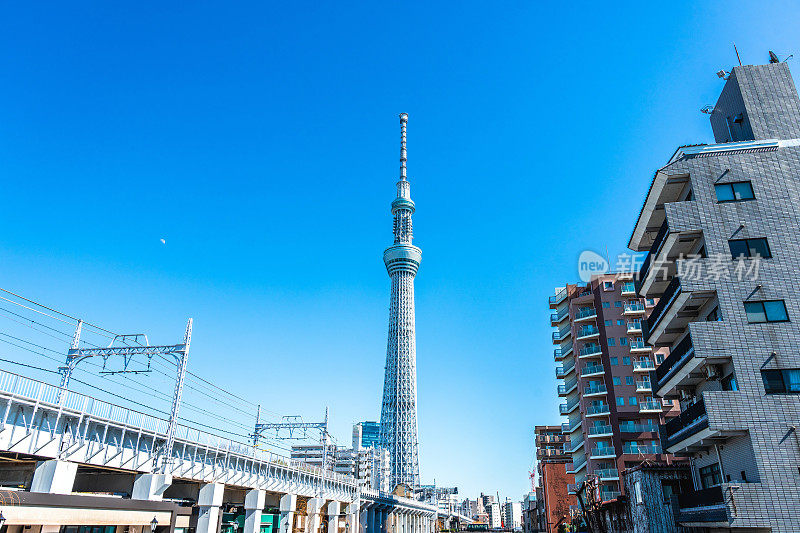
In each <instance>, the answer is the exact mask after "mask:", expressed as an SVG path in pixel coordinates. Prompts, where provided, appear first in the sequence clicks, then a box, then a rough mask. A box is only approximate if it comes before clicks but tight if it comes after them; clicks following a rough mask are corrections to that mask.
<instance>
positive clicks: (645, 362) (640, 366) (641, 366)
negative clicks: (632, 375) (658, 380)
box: [633, 359, 656, 371]
mask: <svg viewBox="0 0 800 533" xmlns="http://www.w3.org/2000/svg"><path fill="white" fill-rule="evenodd" d="M655 368H656V364H655V363H654V362H653V361H652V360H651V359H639V360H638V361H634V362H633V369H634V370H642V371H647V370H654V369H655Z"/></svg>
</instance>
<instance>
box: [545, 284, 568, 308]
mask: <svg viewBox="0 0 800 533" xmlns="http://www.w3.org/2000/svg"><path fill="white" fill-rule="evenodd" d="M568 294H569V292H568V291H567V288H566V287H564V288H563V289H561V290H560V291H558V292H557V293H556V294H555V295H553V296H551V297H549V298H548V299H547V303H548V304H549V305H550V307H551V308H555V306H557V305H558V304H560V303H561V302H563V301H564V300H566V299H567V295H568Z"/></svg>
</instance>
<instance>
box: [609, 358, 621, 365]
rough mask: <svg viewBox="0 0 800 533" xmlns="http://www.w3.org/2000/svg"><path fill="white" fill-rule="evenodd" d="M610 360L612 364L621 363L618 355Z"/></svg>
mask: <svg viewBox="0 0 800 533" xmlns="http://www.w3.org/2000/svg"><path fill="white" fill-rule="evenodd" d="M609 361H610V362H611V366H617V365H618V364H619V359H618V358H616V357H610V358H609Z"/></svg>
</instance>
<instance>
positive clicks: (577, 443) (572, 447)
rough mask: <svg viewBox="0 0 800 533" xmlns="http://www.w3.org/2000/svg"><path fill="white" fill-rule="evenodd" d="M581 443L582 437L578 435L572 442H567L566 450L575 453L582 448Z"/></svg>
mask: <svg viewBox="0 0 800 533" xmlns="http://www.w3.org/2000/svg"><path fill="white" fill-rule="evenodd" d="M583 442H584V440H583V435H579V436H577V437H575V440H574V441H572V440H571V441H570V442H569V445H568V446H566V448H567V449H568V451H569V453H575V452H577V451H578V450H580V449H581V448H583Z"/></svg>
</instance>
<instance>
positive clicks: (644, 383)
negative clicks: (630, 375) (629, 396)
mask: <svg viewBox="0 0 800 533" xmlns="http://www.w3.org/2000/svg"><path fill="white" fill-rule="evenodd" d="M652 390H653V386H652V385H651V384H650V380H649V379H642V380H637V381H636V392H648V391H652Z"/></svg>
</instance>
